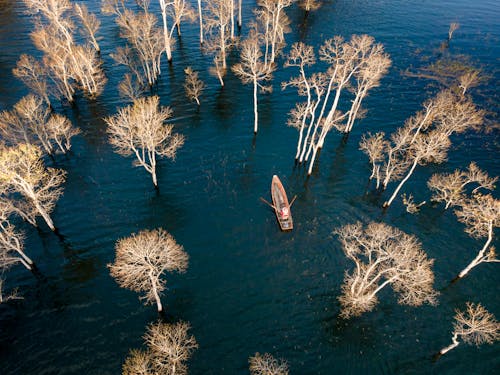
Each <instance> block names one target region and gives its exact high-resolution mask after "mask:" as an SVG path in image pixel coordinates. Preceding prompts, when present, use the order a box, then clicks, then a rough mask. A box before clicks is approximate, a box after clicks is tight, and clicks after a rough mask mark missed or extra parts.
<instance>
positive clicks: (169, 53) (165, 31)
mask: <svg viewBox="0 0 500 375" xmlns="http://www.w3.org/2000/svg"><path fill="white" fill-rule="evenodd" d="M160 5H161V16H162V19H163V38H164V42H165V53H166V54H167V60H168V62H171V61H172V48H171V47H170V36H169V32H168V24H167V5H166V4H165V0H160Z"/></svg>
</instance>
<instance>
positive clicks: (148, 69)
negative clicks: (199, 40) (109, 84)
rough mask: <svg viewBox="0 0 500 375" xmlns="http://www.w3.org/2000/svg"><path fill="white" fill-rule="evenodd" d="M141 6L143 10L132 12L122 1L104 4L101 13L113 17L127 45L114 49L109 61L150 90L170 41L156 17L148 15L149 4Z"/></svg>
mask: <svg viewBox="0 0 500 375" xmlns="http://www.w3.org/2000/svg"><path fill="white" fill-rule="evenodd" d="M140 5H141V8H142V10H140V11H138V12H133V11H132V10H130V9H128V8H127V7H126V5H125V1H106V2H104V3H103V7H102V11H103V12H104V13H106V14H114V15H116V23H117V25H118V26H119V27H120V36H121V37H122V38H124V39H126V40H127V45H126V46H125V47H124V48H122V47H119V48H117V49H116V52H115V53H114V54H112V55H111V57H113V59H114V60H115V61H116V63H117V64H120V65H125V66H127V67H128V68H129V69H130V70H131V72H132V73H134V75H135V76H136V78H137V80H138V82H140V83H141V84H146V83H147V84H148V85H149V86H152V85H153V84H154V83H155V82H156V81H157V79H158V76H159V75H160V74H161V68H160V62H161V61H160V59H161V55H162V53H163V51H164V49H165V47H166V44H165V43H166V42H169V41H170V40H169V39H168V40H167V39H165V35H164V34H163V33H162V30H161V29H160V28H158V27H157V18H156V16H155V15H154V14H152V13H149V11H148V6H149V1H146V2H140ZM169 45H170V44H169Z"/></svg>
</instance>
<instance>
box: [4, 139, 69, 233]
mask: <svg viewBox="0 0 500 375" xmlns="http://www.w3.org/2000/svg"><path fill="white" fill-rule="evenodd" d="M41 156H42V152H41V150H40V149H39V148H38V147H36V146H32V145H27V144H20V145H17V146H14V147H5V146H0V187H4V188H5V189H6V190H7V192H8V193H10V194H12V195H13V196H16V194H19V195H20V196H21V197H23V199H24V200H25V202H26V204H27V205H30V206H32V209H34V210H35V211H36V212H37V214H38V215H41V216H42V217H43V219H44V220H45V222H46V223H47V225H48V226H49V227H50V229H52V230H53V231H55V230H56V228H55V226H54V223H53V221H52V219H51V217H50V212H52V210H53V209H54V207H55V205H56V202H57V200H58V199H59V197H60V196H61V195H62V193H63V189H62V184H63V183H64V181H65V179H66V172H64V171H62V170H60V169H54V168H46V167H45V165H44V163H43V160H42V159H41Z"/></svg>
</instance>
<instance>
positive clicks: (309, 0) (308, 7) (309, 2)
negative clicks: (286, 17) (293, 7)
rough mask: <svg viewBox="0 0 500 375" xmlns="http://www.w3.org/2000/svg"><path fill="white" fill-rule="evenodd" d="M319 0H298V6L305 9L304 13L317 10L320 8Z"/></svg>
mask: <svg viewBox="0 0 500 375" xmlns="http://www.w3.org/2000/svg"><path fill="white" fill-rule="evenodd" d="M321 5H322V4H321V1H319V0H300V1H299V7H301V8H302V9H304V10H305V11H306V14H307V13H309V12H311V11H315V10H318V9H319V8H321Z"/></svg>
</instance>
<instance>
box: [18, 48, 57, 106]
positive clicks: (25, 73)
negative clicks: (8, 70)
mask: <svg viewBox="0 0 500 375" xmlns="http://www.w3.org/2000/svg"><path fill="white" fill-rule="evenodd" d="M12 73H13V74H14V76H16V77H17V78H19V79H20V80H21V81H23V83H24V84H25V85H26V86H27V87H28V88H29V89H30V90H31V91H33V93H34V94H35V95H37V96H38V97H40V98H42V99H43V100H44V101H45V103H46V104H47V105H48V106H50V105H51V103H50V99H49V95H50V94H51V92H50V88H49V85H48V82H47V81H48V79H49V77H48V74H47V70H46V68H45V67H44V66H43V65H42V64H40V63H39V62H38V61H37V60H36V59H35V58H34V57H33V56H29V55H26V54H22V55H21V57H20V58H19V61H18V62H17V64H16V67H15V68H14V69H12Z"/></svg>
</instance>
